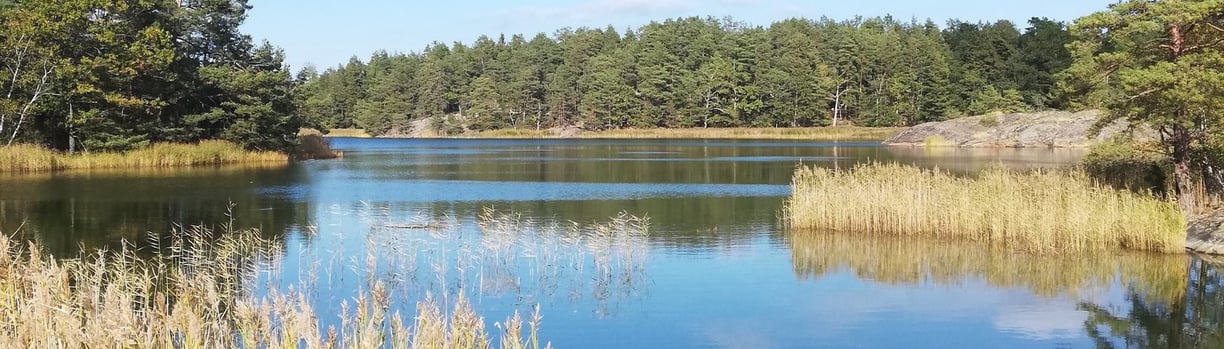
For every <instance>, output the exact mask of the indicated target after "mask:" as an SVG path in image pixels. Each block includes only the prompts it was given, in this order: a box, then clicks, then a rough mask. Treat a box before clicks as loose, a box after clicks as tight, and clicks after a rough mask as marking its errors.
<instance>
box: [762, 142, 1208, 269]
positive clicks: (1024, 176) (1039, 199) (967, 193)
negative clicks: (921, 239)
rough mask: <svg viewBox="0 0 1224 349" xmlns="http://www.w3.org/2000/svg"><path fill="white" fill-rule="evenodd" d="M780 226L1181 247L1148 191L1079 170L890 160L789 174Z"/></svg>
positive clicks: (1038, 247) (1049, 246)
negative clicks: (960, 168) (1106, 182)
mask: <svg viewBox="0 0 1224 349" xmlns="http://www.w3.org/2000/svg"><path fill="white" fill-rule="evenodd" d="M785 210H786V212H785V214H786V216H787V218H788V223H789V224H791V225H792V227H794V228H797V229H804V230H809V231H810V232H809V234H821V233H824V232H828V231H838V232H853V233H865V234H889V235H906V236H927V237H935V238H941V239H968V240H978V241H989V242H993V243H1002V244H1007V245H1011V246H1013V247H1017V248H1021V249H1025V250H1030V251H1042V252H1065V251H1084V250H1091V249H1100V248H1119V247H1120V248H1126V249H1134V250H1144V251H1157V252H1167V253H1175V252H1180V251H1183V250H1184V248H1185V240H1186V217H1185V215H1184V214H1183V213H1182V212H1181V211H1179V210H1178V208H1177V206H1176V205H1175V204H1174V203H1172V202H1168V201H1165V200H1161V199H1158V198H1156V197H1154V196H1152V195H1145V194H1135V193H1132V192H1128V191H1121V190H1116V189H1112V188H1108V187H1105V186H1102V185H1100V184H1097V183H1096V182H1094V181H1092V180H1091V179H1089V178H1088V176H1087V175H1085V174H1083V173H1082V172H1079V171H1066V172H1049V171H1047V172H1033V173H1015V172H1008V171H1005V170H1000V169H994V170H987V171H985V172H984V173H982V174H981V175H980V176H979V177H977V178H963V177H957V176H954V175H951V174H948V173H946V172H943V171H939V170H924V169H920V168H917V167H913V166H907V165H898V164H878V163H873V164H864V165H859V166H856V167H855V168H853V169H852V170H849V171H845V170H829V169H822V168H812V167H802V168H799V169H798V170H796V172H795V175H794V179H793V193H792V197H791V199H790V200H789V201H788V203H787V206H786V209H785Z"/></svg>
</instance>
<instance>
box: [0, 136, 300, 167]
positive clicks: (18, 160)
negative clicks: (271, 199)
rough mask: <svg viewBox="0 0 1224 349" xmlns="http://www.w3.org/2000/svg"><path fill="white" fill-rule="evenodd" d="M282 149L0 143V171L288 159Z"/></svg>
mask: <svg viewBox="0 0 1224 349" xmlns="http://www.w3.org/2000/svg"><path fill="white" fill-rule="evenodd" d="M288 161H289V157H288V156H287V155H285V154H283V153H278V152H270V151H248V150H245V149H242V147H240V146H238V145H236V144H233V143H229V142H224V141H204V142H200V143H198V144H172V143H162V144H154V145H152V146H148V147H144V148H140V149H136V150H132V151H128V152H124V153H109V152H108V153H87V154H64V153H60V152H56V151H53V150H49V149H46V148H43V147H39V146H32V145H13V146H7V147H0V172H42V171H58V170H74V169H112V168H145V167H185V166H202V165H224V164H236V163H258V162H278V163H284V162H288Z"/></svg>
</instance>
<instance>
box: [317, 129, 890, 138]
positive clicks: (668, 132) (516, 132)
mask: <svg viewBox="0 0 1224 349" xmlns="http://www.w3.org/2000/svg"><path fill="white" fill-rule="evenodd" d="M906 129H907V128H905V127H858V126H837V127H795V128H780V127H768V128H753V127H729V128H654V129H615V130H603V131H581V130H576V129H572V128H570V129H566V128H553V129H542V130H534V129H502V130H493V131H481V132H470V133H464V134H460V135H455V136H436V135H430V136H429V137H413V136H411V135H393V136H372V135H369V134H367V133H365V131H364V130H361V129H355V128H354V129H333V130H331V131H330V132H328V133H327V134H325V135H324V137H326V138H386V139H759V140H766V139H781V140H824V141H883V140H885V139H888V138H889V137H892V136H894V135H896V134H899V133H900V132H902V131H905V130H906Z"/></svg>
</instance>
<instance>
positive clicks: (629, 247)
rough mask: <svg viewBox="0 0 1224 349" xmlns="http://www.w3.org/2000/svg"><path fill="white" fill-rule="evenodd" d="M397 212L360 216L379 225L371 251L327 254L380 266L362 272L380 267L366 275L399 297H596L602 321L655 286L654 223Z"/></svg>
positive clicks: (372, 209) (367, 211) (365, 210)
mask: <svg viewBox="0 0 1224 349" xmlns="http://www.w3.org/2000/svg"><path fill="white" fill-rule="evenodd" d="M391 211H392V210H390V209H389V208H385V207H380V206H377V205H371V206H367V207H360V208H358V209H357V211H356V212H355V213H356V214H357V215H360V216H362V217H363V219H364V220H366V221H367V222H366V224H368V225H369V226H371V227H374V229H372V230H371V232H370V233H369V235H367V242H366V251H365V253H364V255H356V256H353V255H342V254H340V252H342V251H332V252H330V253H326V251H324V252H325V253H324V255H322V256H319V257H318V258H320V259H323V260H355V261H373V262H369V263H368V264H365V265H360V266H356V267H357V268H359V269H361V270H366V271H373V273H372V274H365V275H364V277H366V278H370V279H381V280H386V281H387V285H388V287H389V288H390V289H391V290H392V291H394V292H396V293H397V295H398V294H401V293H402V294H405V295H411V294H413V293H414V292H413V291H412V290H419V289H428V290H438V289H441V290H452V291H451V292H450V293H442V294H439V296H440V297H443V298H444V299H446V298H445V297H454V296H456V292H457V291H462V292H463V293H465V294H467V295H469V296H471V297H473V298H482V297H494V298H500V297H505V296H508V295H509V296H513V298H515V299H534V300H541V301H580V300H589V301H592V302H591V304H593V305H594V307H595V308H594V309H592V311H593V312H594V313H595V314H598V315H600V316H605V315H608V314H610V313H611V312H612V311H614V310H615V309H617V308H619V307H618V305H619V304H620V303H621V302H622V301H625V300H627V299H630V298H631V297H633V296H634V295H639V294H641V293H642V292H641V291H642V289H643V288H644V287H646V285H647V284H646V280H648V277H647V275H646V258H647V254H648V253H647V252H648V250H649V239H648V236H649V229H650V228H649V226H650V222H649V219H648V218H642V217H636V216H633V215H630V214H627V213H621V214H619V215H617V216H615V217H610V219H609V220H608V221H606V222H596V223H576V222H539V221H535V220H532V219H528V218H524V217H522V216H521V215H519V214H517V213H513V212H502V211H498V210H495V209H493V208H485V209H484V210H482V211H481V212H479V213H478V214H476V217H474V218H475V219H474V220H473V221H472V222H471V223H474V225H475V227H474V228H475V229H471V228H473V227H471V226H470V225H469V224H468V223H466V222H462V221H456V220H454V219H453V218H449V217H448V218H442V219H438V218H427V217H429V216H426V215H418V216H417V217H414V218H412V219H410V220H409V221H410V222H409V223H404V222H391V221H389V218H388V215H391V214H392V212H391ZM345 214H347V213H345ZM465 227H466V228H465ZM325 277H327V276H325ZM324 292H325V293H327V292H328V291H324Z"/></svg>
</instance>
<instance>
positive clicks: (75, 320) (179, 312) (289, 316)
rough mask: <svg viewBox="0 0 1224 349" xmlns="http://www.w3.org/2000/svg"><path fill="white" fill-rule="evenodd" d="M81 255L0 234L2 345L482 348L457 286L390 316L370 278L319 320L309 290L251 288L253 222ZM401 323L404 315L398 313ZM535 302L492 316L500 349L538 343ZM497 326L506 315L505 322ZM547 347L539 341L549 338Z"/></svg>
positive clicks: (266, 255) (261, 266)
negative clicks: (526, 310)
mask: <svg viewBox="0 0 1224 349" xmlns="http://www.w3.org/2000/svg"><path fill="white" fill-rule="evenodd" d="M148 245H149V246H152V248H153V249H154V250H155V252H156V255H155V256H153V257H149V256H145V255H144V254H145V253H139V252H138V251H136V250H135V249H132V248H130V247H129V246H131V245H130V244H124V245H123V246H124V248H123V249H121V250H118V251H97V252H93V253H89V254H86V255H83V256H81V257H79V258H72V259H63V258H56V257H53V256H45V255H43V254H42V253H41V252H40V251H41V250H40V248H39V247H38V246H37V245H36V244H23V243H21V242H19V241H15V240H12V239H11V238H9V237H7V236H0V343H4V344H5V345H6V346H12V347H26V348H120V347H122V348H491V347H494V343H491V340H490V338H491V337H492V336H490V335H489V332H488V330H487V329H486V328H485V324H484V320H483V319H481V318H480V317H479V316H478V315H477V314H476V313H475V312H474V311H473V310H472V307H471V305H470V303H468V302H467V300H466V299H465V298H464V297H463V296H462V295H460V297H459V298H458V300H457V301H456V302H455V303H454V305H453V307H451V306H448V307H447V308H449V310H446V311H443V310H440V309H441V308H440V307H439V304H438V301H436V300H434V299H432V298H429V299H426V300H424V301H421V302H420V303H418V309H419V310H420V311H419V314H417V316H416V317H415V318H412V319H405V318H403V317H402V316H401V315H400V314H398V313H394V314H388V313H387V309H388V308H389V302H390V300H389V297H388V294H387V291H386V287H385V286H383V284H382V283H381V282H379V281H375V282H373V283H372V284H371V285H370V286H369V290H368V291H363V292H361V293H360V294H359V296H358V297H357V298H356V299H354V300H353V302H352V303H351V304H349V303H347V302H346V305H344V306H343V309H345V310H344V311H343V312H342V314H341V320H342V321H341V326H340V327H339V328H335V327H332V328H327V329H323V328H321V326H320V321H319V319H318V317H317V315H316V313H315V311H314V308H313V306H312V304H311V303H310V302H309V301H308V300H307V297H306V296H305V295H304V294H303V293H301V292H298V291H294V290H293V289H290V290H289V291H287V292H281V291H279V290H271V291H269V292H267V293H264V294H256V293H253V292H251V291H250V290H251V289H252V287H251V286H253V285H252V283H255V282H256V281H257V280H259V274H260V273H262V272H265V271H266V270H267V268H275V266H276V265H279V263H278V258H279V256H280V255H281V253H280V252H279V251H280V248H281V247H280V243H278V242H275V241H272V240H266V239H264V238H262V237H260V234H259V233H258V232H257V231H241V232H233V231H226V232H224V233H218V234H214V232H213V231H212V230H209V229H204V228H198V227H197V228H191V229H187V230H183V231H180V232H177V233H175V234H172V235H171V236H170V237H167V238H153V239H150V241H149V242H148ZM406 320H407V321H406ZM540 321H541V318H540V315H539V312H538V309H537V312H536V313H535V315H534V316H532V317H531V318H529V319H528V320H527V328H528V332H527V333H523V332H522V330H523V329H524V325H523V324H524V322H523V320H522V319H521V318H520V317H519V316H518V314H517V313H516V314H515V315H514V316H512V317H510V318H508V319H507V320H506V321H505V322H502V323H498V324H497V326H498V329H500V330H501V336H500V338H501V340H500V342H499V343H497V344H499V345H500V347H502V348H534V349H538V348H539V345H540V341H539V339H538V338H537V336H536V334H537V329H538V325H539V323H540ZM502 324H505V325H504V326H503V325H502ZM546 346H547V344H546Z"/></svg>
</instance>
